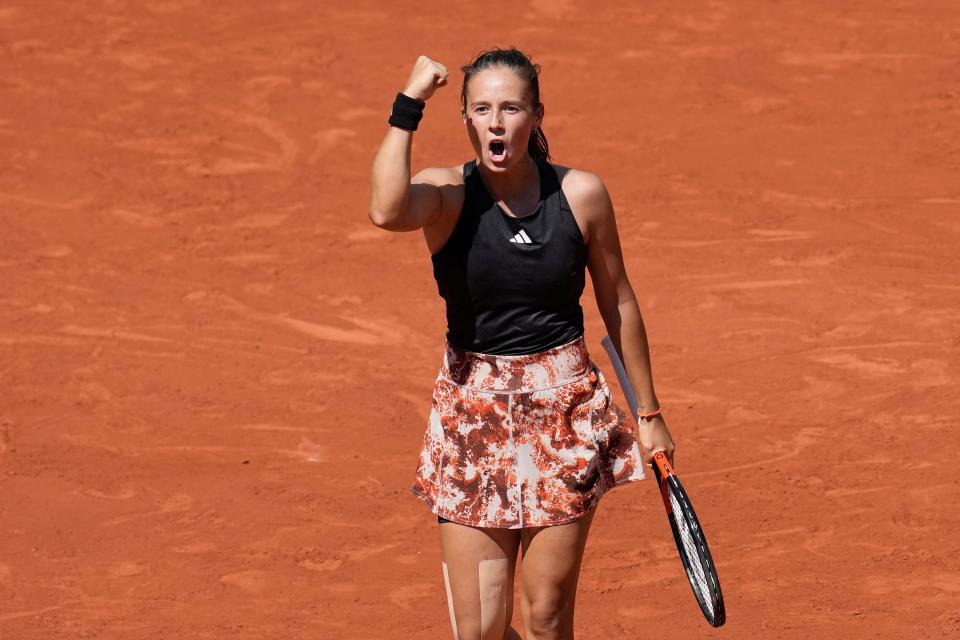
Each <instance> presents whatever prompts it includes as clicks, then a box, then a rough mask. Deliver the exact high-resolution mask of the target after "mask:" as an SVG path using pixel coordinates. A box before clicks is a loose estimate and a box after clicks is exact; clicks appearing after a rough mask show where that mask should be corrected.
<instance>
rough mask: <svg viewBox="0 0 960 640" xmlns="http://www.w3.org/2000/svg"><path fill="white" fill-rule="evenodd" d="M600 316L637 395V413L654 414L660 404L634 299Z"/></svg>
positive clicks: (644, 335)
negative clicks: (638, 404)
mask: <svg viewBox="0 0 960 640" xmlns="http://www.w3.org/2000/svg"><path fill="white" fill-rule="evenodd" d="M603 316H604V323H605V324H606V327H607V333H608V335H609V336H610V339H611V340H612V341H613V344H614V346H616V348H617V352H618V353H619V354H620V358H621V360H623V365H624V367H625V368H626V370H627V377H628V378H630V384H631V385H632V386H633V390H634V392H635V393H636V395H637V401H638V402H639V403H640V407H639V409H640V411H641V412H642V413H648V412H651V411H656V410H657V409H659V408H660V403H659V401H658V400H657V394H656V391H655V390H654V387H653V370H652V367H651V364H650V347H649V344H648V342H647V331H646V327H645V326H644V324H643V316H642V315H641V313H640V307H639V305H638V304H637V301H636V298H630V299H629V300H624V301H622V302H620V303H619V304H618V305H617V306H616V307H614V308H612V309H610V310H609V311H608V312H606V313H604V314H603Z"/></svg>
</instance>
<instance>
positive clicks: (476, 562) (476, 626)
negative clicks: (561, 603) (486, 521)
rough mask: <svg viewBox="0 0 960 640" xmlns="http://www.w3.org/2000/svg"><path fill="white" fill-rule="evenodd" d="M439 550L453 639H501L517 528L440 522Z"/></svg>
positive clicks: (510, 596) (517, 544)
mask: <svg viewBox="0 0 960 640" xmlns="http://www.w3.org/2000/svg"><path fill="white" fill-rule="evenodd" d="M439 528H440V550H441V560H442V562H443V570H444V574H445V579H446V582H447V588H448V593H447V599H448V605H449V607H450V618H451V624H452V625H453V626H454V629H455V635H454V637H457V638H459V639H460V640H470V639H472V638H496V640H500V638H501V637H502V635H503V634H504V632H505V630H506V628H507V625H508V624H509V622H510V617H511V616H510V613H511V610H512V605H513V577H514V573H515V568H516V560H517V551H518V549H519V548H520V529H494V528H482V527H469V526H465V525H461V524H457V523H455V522H444V523H443V524H441V525H439Z"/></svg>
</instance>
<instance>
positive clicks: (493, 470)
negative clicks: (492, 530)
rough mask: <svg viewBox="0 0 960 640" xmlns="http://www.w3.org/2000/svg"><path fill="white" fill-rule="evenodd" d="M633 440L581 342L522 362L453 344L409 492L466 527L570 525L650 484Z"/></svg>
mask: <svg viewBox="0 0 960 640" xmlns="http://www.w3.org/2000/svg"><path fill="white" fill-rule="evenodd" d="M635 434H636V432H635V427H634V426H633V425H632V423H631V422H630V418H629V417H627V415H626V414H625V413H624V412H623V411H622V410H621V409H620V408H619V407H618V406H617V405H616V404H614V402H613V399H612V397H611V393H610V389H609V387H608V386H607V382H606V380H605V379H604V377H603V374H602V373H601V372H600V369H599V368H598V367H597V365H596V364H595V363H594V362H593V361H592V360H591V359H590V356H589V354H588V353H587V346H586V342H585V341H584V339H583V337H580V338H577V339H576V340H573V341H572V342H568V343H567V344H564V345H561V346H559V347H554V348H552V349H548V350H547V351H543V352H540V353H534V354H529V355H520V356H501V355H491V354H483V353H475V352H472V351H465V350H463V349H459V348H457V347H454V346H452V345H450V344H449V343H448V344H447V347H446V350H445V353H444V358H443V365H442V366H441V368H440V373H439V374H438V375H437V380H436V383H435V384H434V389H433V406H432V408H431V410H430V419H429V421H428V424H427V430H426V433H425V434H424V437H423V448H422V449H421V451H420V461H419V465H418V467H417V471H416V474H415V479H414V482H413V485H412V486H411V487H410V491H411V492H412V493H413V495H415V496H417V497H418V498H421V499H423V500H424V502H426V503H427V505H428V506H429V507H430V510H431V511H433V513H435V514H437V515H439V516H442V517H444V518H446V519H448V520H452V521H453V522H457V523H460V524H467V525H471V526H475V527H498V528H506V529H519V528H522V527H539V526H546V525H556V524H563V523H565V522H570V521H572V520H576V519H577V518H579V517H581V516H583V515H585V514H586V513H587V512H589V511H590V509H592V508H593V507H595V506H596V504H597V502H598V501H599V500H600V496H602V495H603V494H604V493H605V492H606V491H609V490H610V489H612V488H614V487H616V486H619V485H621V484H625V483H627V482H632V481H634V480H640V479H642V478H643V477H644V474H643V463H642V460H641V457H640V448H639V445H638V443H637V439H636V435H635Z"/></svg>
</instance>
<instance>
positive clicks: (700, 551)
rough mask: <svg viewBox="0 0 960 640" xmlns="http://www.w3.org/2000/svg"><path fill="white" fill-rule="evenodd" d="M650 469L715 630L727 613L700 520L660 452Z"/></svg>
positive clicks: (623, 376)
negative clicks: (655, 478)
mask: <svg viewBox="0 0 960 640" xmlns="http://www.w3.org/2000/svg"><path fill="white" fill-rule="evenodd" d="M601 344H603V348H604V349H606V351H607V354H608V355H609V356H610V361H611V362H612V363H613V368H614V370H615V371H616V372H617V378H618V379H619V380H620V387H621V388H622V389H623V395H624V396H625V397H626V398H627V404H628V405H630V411H631V415H632V416H633V419H634V420H637V409H638V405H639V403H638V402H637V396H636V394H635V393H634V391H633V387H632V385H631V384H630V379H629V378H627V372H626V370H625V369H624V367H623V362H622V361H621V360H620V355H619V354H618V353H617V350H616V348H615V347H614V346H613V341H612V340H610V336H604V338H603V340H602V341H601ZM650 466H651V467H653V473H654V475H655V476H656V477H657V484H658V485H659V486H660V495H661V497H662V498H663V506H664V507H666V509H667V519H668V520H669V521H670V529H671V530H672V531H673V538H674V541H675V542H676V543H677V551H678V552H679V553H680V562H681V563H683V570H684V572H685V573H686V574H687V580H688V581H689V582H690V588H691V589H693V595H694V597H695V598H696V599H697V604H699V605H700V610H701V611H702V612H703V616H704V617H705V618H706V619H707V622H709V623H710V624H711V625H712V626H714V627H719V626H721V625H723V623H724V622H726V619H727V614H726V610H725V609H724V606H723V594H722V593H721V592H720V579H719V578H717V570H716V567H714V565H713V558H712V557H711V555H710V548H709V547H708V546H707V539H706V538H705V537H704V536H703V529H702V528H701V527H700V521H699V520H698V519H697V514H696V512H695V511H694V510H693V505H691V504H690V498H689V497H688V496H687V492H686V491H685V490H684V488H683V485H682V484H680V479H679V478H678V477H677V474H675V473H674V472H673V467H672V466H670V461H669V460H667V456H666V454H664V453H663V452H662V451H657V452H656V453H654V454H653V460H652V461H651V464H650Z"/></svg>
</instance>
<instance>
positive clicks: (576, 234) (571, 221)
mask: <svg viewBox="0 0 960 640" xmlns="http://www.w3.org/2000/svg"><path fill="white" fill-rule="evenodd" d="M550 166H551V167H553V171H554V173H556V174H557V191H558V193H559V195H560V216H561V221H560V227H561V228H562V229H564V231H566V233H567V235H569V236H570V237H571V238H573V240H574V241H575V242H578V243H580V244H582V245H583V246H586V245H587V243H586V242H584V240H583V232H582V231H580V225H579V224H577V219H576V217H575V216H574V215H573V208H572V207H571V206H570V201H569V200H567V196H566V195H565V194H564V193H563V177H564V176H565V175H567V172H568V171H570V167H564V166H561V165H556V164H553V163H551V164H550Z"/></svg>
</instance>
